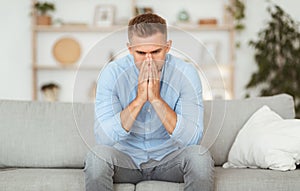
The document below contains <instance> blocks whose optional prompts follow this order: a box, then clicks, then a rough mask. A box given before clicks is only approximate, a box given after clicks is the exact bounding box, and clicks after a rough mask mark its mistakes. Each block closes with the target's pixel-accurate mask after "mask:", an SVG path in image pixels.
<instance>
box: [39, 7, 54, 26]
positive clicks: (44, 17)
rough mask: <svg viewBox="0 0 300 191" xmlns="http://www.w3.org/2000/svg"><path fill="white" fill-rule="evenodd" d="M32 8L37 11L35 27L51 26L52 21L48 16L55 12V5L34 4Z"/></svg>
mask: <svg viewBox="0 0 300 191" xmlns="http://www.w3.org/2000/svg"><path fill="white" fill-rule="evenodd" d="M34 8H35V10H36V11H37V17H36V24H37V25H51V23H52V19H51V16H50V15H49V14H48V13H49V12H51V11H55V5H54V4H53V3H48V2H43V3H42V2H36V3H35V4H34Z"/></svg>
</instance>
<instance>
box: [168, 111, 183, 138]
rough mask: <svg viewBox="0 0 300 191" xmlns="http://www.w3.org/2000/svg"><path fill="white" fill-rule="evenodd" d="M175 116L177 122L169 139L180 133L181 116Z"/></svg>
mask: <svg viewBox="0 0 300 191" xmlns="http://www.w3.org/2000/svg"><path fill="white" fill-rule="evenodd" d="M176 115H177V121H176V126H175V129H174V131H173V133H172V134H171V135H170V137H172V138H175V137H176V135H177V134H178V133H180V131H181V128H182V127H181V125H180V124H181V121H182V116H181V115H179V114H176Z"/></svg>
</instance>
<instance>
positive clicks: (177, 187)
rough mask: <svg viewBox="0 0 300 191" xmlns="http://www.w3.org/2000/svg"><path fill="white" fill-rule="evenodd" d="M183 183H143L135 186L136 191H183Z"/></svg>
mask: <svg viewBox="0 0 300 191" xmlns="http://www.w3.org/2000/svg"><path fill="white" fill-rule="evenodd" d="M183 188H184V184H183V183H173V182H163V181H143V182H140V183H138V184H137V185H136V191H153V190H163V191H183Z"/></svg>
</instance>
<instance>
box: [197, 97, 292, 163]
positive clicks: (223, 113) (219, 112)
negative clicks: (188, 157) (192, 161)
mask: <svg viewBox="0 0 300 191" xmlns="http://www.w3.org/2000/svg"><path fill="white" fill-rule="evenodd" d="M263 105H268V106H269V107H270V108H271V109H272V110H273V111H275V112H276V113H278V114H279V115H281V116H282V117H283V118H285V119H292V118H294V117H295V111H294V101H293V98H292V97H291V96H290V95H287V94H280V95H276V96H269V97H257V98H250V99H241V100H227V101H224V100H214V101H205V102H204V135H203V138H202V141H201V144H202V145H204V146H205V147H207V148H209V150H210V152H211V155H212V157H213V159H214V160H215V165H222V164H223V163H225V162H226V161H227V157H228V153H229V150H230V148H231V145H232V144H233V142H234V140H235V137H236V135H237V134H238V132H239V130H240V129H241V128H242V127H243V125H244V124H245V123H246V122H247V120H248V119H249V118H250V116H251V115H252V114H253V113H254V112H255V111H256V110H258V109H259V108H260V107H262V106H263Z"/></svg>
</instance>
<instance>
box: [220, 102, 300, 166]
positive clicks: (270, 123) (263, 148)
mask: <svg viewBox="0 0 300 191" xmlns="http://www.w3.org/2000/svg"><path fill="white" fill-rule="evenodd" d="M299 162H300V120H297V119H289V120H284V119H282V118H281V117H280V116H279V115H278V114H277V113H275V112H274V111H272V110H271V109H270V108H269V107H268V106H263V107H262V108H260V109H259V110H258V111H256V112H255V113H254V114H253V115H252V116H251V117H250V119H249V120H248V121H247V122H246V124H245V125H244V126H243V128H242V129H241V130H240V131H239V133H238V135H237V137H236V139H235V141H234V143H233V145H232V147H231V150H230V152H229V155H228V162H226V163H225V164H223V167H224V168H246V167H249V168H259V167H260V168H270V169H273V170H281V171H286V170H294V169H296V164H299Z"/></svg>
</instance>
